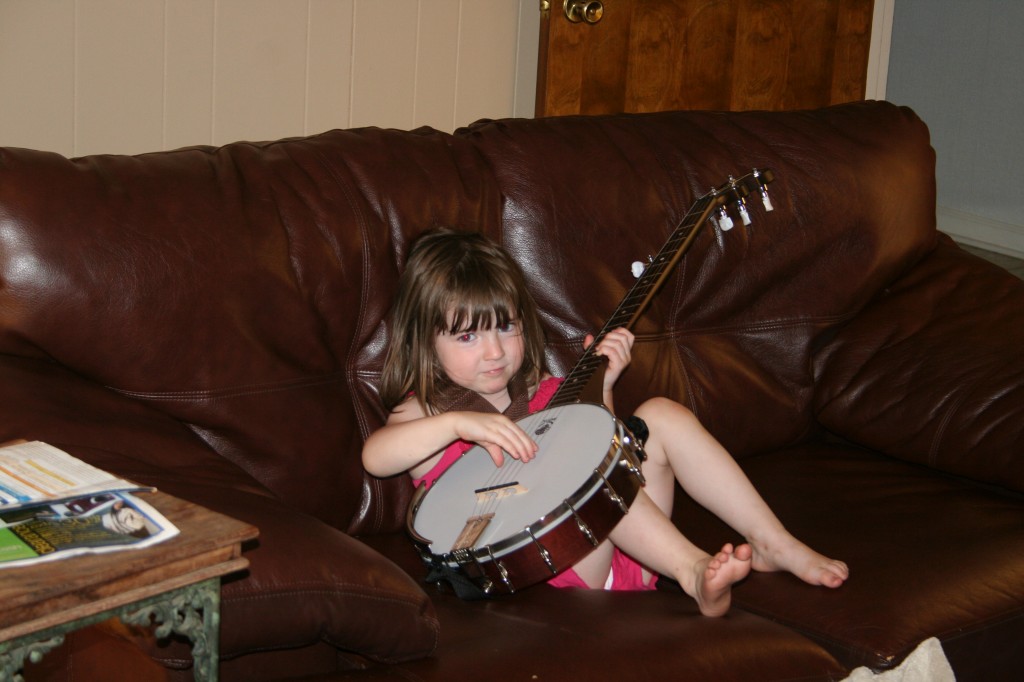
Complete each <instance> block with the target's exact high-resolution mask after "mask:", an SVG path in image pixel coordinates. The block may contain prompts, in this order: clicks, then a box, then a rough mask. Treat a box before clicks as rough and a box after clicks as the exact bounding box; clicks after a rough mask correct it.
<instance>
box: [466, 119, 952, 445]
mask: <svg viewBox="0 0 1024 682" xmlns="http://www.w3.org/2000/svg"><path fill="white" fill-rule="evenodd" d="M458 135H460V136H462V137H464V138H465V139H467V140H469V141H470V142H471V143H472V144H473V145H474V146H475V147H476V148H477V149H479V150H480V153H481V154H482V155H483V156H484V157H485V158H486V159H487V161H488V165H489V167H490V168H492V169H493V170H492V172H493V173H494V176H495V179H496V182H497V184H498V186H499V187H500V188H501V192H502V196H503V198H504V205H503V215H502V232H501V234H500V235H498V236H499V237H500V238H501V239H502V240H503V241H504V243H505V245H506V246H507V247H508V248H509V249H510V251H511V252H512V254H513V256H514V257H516V258H517V260H518V261H519V262H520V264H521V265H522V266H523V268H524V270H525V272H526V274H527V277H528V280H529V281H530V282H531V283H532V285H533V287H534V289H533V291H534V295H535V297H536V298H537V301H538V305H539V308H540V311H541V315H542V318H543V321H544V323H545V325H546V329H547V330H548V334H549V341H550V355H551V358H550V359H551V361H552V365H553V368H554V371H555V372H556V373H564V371H565V370H566V369H567V368H568V367H571V363H572V362H574V361H575V359H576V358H577V357H578V355H579V353H580V351H581V349H582V340H583V337H584V335H585V334H587V333H590V332H593V331H595V330H596V329H599V328H600V326H601V325H602V324H603V323H604V322H605V320H606V319H608V317H609V316H610V315H611V313H612V311H613V310H614V309H615V306H616V305H617V304H618V303H619V301H620V300H622V298H623V297H624V296H625V294H626V292H627V291H628V288H629V287H630V286H632V284H633V281H634V280H633V277H632V275H631V264H632V263H633V262H634V261H643V260H644V259H645V258H646V257H647V256H648V255H652V254H655V253H657V252H658V249H660V248H661V246H662V245H663V244H664V243H665V241H666V239H667V238H668V236H669V234H670V233H671V231H672V230H673V229H674V228H675V227H676V225H677V224H678V223H679V221H680V220H681V219H682V218H683V216H684V215H685V214H686V212H687V210H688V209H689V208H690V206H691V205H692V204H693V202H694V201H695V200H696V199H697V198H698V197H700V196H701V195H703V194H705V193H706V192H708V191H709V190H710V189H711V188H712V187H714V186H717V185H720V184H721V183H723V182H725V181H726V179H727V178H728V177H729V176H730V175H736V176H739V175H742V174H744V173H746V172H748V171H750V169H751V168H752V167H757V168H761V169H764V168H770V169H772V170H773V171H774V173H775V176H776V180H775V182H774V183H773V184H772V185H771V186H770V187H769V191H770V193H771V195H772V199H773V204H774V209H775V210H774V212H772V213H766V212H765V210H764V209H763V208H762V206H761V203H760V202H759V201H758V200H757V199H756V198H752V199H751V200H750V202H749V203H750V213H751V215H752V216H753V218H754V222H753V224H752V225H751V226H750V227H749V228H744V227H737V228H735V229H733V230H732V231H729V232H725V233H723V232H721V231H716V230H715V229H713V228H712V227H711V226H708V227H707V228H706V229H703V230H701V232H700V234H698V235H697V237H696V238H695V241H694V242H693V246H692V248H691V249H690V251H689V252H688V253H687V255H686V257H685V259H684V260H683V261H682V263H680V265H679V266H678V267H677V268H676V270H675V272H673V273H672V275H671V276H670V277H669V278H668V279H667V281H666V283H665V286H664V288H663V289H662V291H661V292H660V293H659V294H658V296H657V297H656V298H655V300H654V302H653V304H652V306H651V308H650V310H648V311H647V312H646V313H645V314H644V315H643V317H642V318H641V319H640V320H639V322H638V324H637V327H636V329H635V331H636V334H637V340H636V346H635V348H634V352H633V362H632V364H631V366H630V368H629V371H627V372H626V373H625V374H624V375H623V377H622V378H621V380H620V381H619V383H618V384H617V385H616V389H615V390H616V407H617V408H618V409H619V410H620V412H622V413H623V414H629V411H630V410H632V409H633V408H635V406H636V405H637V404H638V403H639V402H640V401H642V400H643V399H646V398H648V397H650V396H652V395H659V394H661V395H666V396H669V397H671V398H673V399H675V400H678V401H681V402H685V403H687V404H688V405H689V406H690V407H691V408H692V409H693V410H694V412H695V413H696V414H697V415H698V417H699V418H700V419H701V421H702V422H703V423H704V425H705V427H707V428H708V429H709V430H710V431H711V432H712V433H713V434H714V435H715V436H716V437H717V438H718V439H719V440H720V441H722V442H723V444H724V445H725V446H726V447H727V448H728V449H729V451H730V452H732V453H733V454H734V455H735V456H737V457H743V456H746V455H748V454H751V453H757V452H763V451H765V450H769V449H771V448H774V447H780V446H785V445H788V444H790V443H793V442H798V441H799V440H801V439H803V438H806V437H807V435H808V433H809V432H811V431H812V430H813V429H814V428H815V422H814V415H813V411H812V409H811V400H812V394H813V383H814V377H813V375H812V373H811V371H810V362H809V358H810V355H811V352H812V350H813V348H814V344H815V343H816V342H817V340H818V338H819V336H820V335H822V334H826V333H828V331H829V330H831V329H833V328H834V327H835V326H836V325H837V324H839V323H841V322H842V321H844V320H845V319H847V318H848V317H849V316H851V315H853V314H855V313H856V311H857V310H859V309H860V308H861V307H863V305H864V304H865V303H866V302H867V301H868V300H870V299H871V298H872V297H873V296H874V295H875V294H876V292H877V291H878V290H880V289H881V288H883V287H884V286H885V285H886V284H887V283H888V282H889V281H890V280H891V279H892V278H893V277H895V276H897V275H898V274H899V273H901V272H903V271H905V269H906V268H907V267H909V265H911V264H912V263H914V262H915V261H917V260H918V259H919V258H920V257H921V255H922V254H923V253H925V252H926V251H927V250H928V249H930V248H931V247H932V245H933V241H934V213H935V196H934V191H935V187H934V163H935V158H934V152H933V151H932V149H931V147H930V146H929V145H928V129H927V128H926V127H925V125H924V124H923V123H922V122H921V120H920V119H918V118H917V117H916V116H915V115H914V114H913V112H911V111H910V110H908V109H904V108H899V107H895V106H893V105H891V104H887V103H878V102H868V103H860V104H851V105H845V106H842V107H832V108H827V109H821V110H815V111H805V112H785V113H779V112H738V113H728V114H723V113H718V112H693V111H688V112H658V113H652V114H648V115H619V116H594V117H558V118H551V119H540V120H510V121H493V122H482V123H480V124H477V125H474V126H472V127H471V128H470V129H468V130H465V131H461V132H460V133H458ZM753 417H756V418H753Z"/></svg>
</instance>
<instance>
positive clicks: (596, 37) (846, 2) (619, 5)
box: [536, 0, 874, 116]
mask: <svg viewBox="0 0 1024 682" xmlns="http://www.w3.org/2000/svg"><path fill="white" fill-rule="evenodd" d="M603 4H604V14H603V16H602V18H601V20H600V21H599V22H598V23H596V24H587V23H585V22H579V23H572V22H570V21H569V20H568V19H567V18H566V17H565V15H564V13H563V3H562V2H559V0H552V1H551V2H550V3H548V5H549V9H547V10H545V11H544V12H543V14H542V17H541V36H540V54H539V55H538V57H539V59H538V63H539V69H538V78H537V81H538V82H537V112H536V113H537V115H538V116H557V115H566V114H579V113H582V114H597V113H615V112H622V111H631V112H642V111H659V110H667V109H717V110H741V109H773V110H780V109H801V108H812V107H820V106H825V105H828V104H838V103H840V102H848V101H853V100H859V99H863V97H864V89H865V83H866V77H867V66H868V52H869V49H870V44H871V20H872V12H873V4H874V3H873V0H604V2H603Z"/></svg>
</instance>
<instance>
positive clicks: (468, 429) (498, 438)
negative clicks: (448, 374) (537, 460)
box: [449, 412, 537, 467]
mask: <svg viewBox="0 0 1024 682" xmlns="http://www.w3.org/2000/svg"><path fill="white" fill-rule="evenodd" d="M449 414H450V415H452V416H453V418H454V420H455V433H456V435H458V437H459V438H461V439H462V440H464V441H469V442H471V443H476V444H477V445H479V446H480V447H482V448H483V449H484V450H486V451H487V454H488V455H490V456H491V459H492V460H494V465H495V466H499V467H500V466H501V465H502V464H504V463H505V453H506V452H507V453H508V454H509V455H510V456H511V457H512V458H514V459H518V460H520V461H521V462H529V461H530V460H531V459H533V458H534V456H535V455H536V454H537V444H536V443H534V442H533V440H531V439H530V437H529V436H528V435H526V432H525V431H523V430H522V429H521V428H519V426H518V425H517V424H516V423H515V422H514V421H512V420H511V419H509V418H508V417H506V416H505V415H502V414H489V413H486V412H449Z"/></svg>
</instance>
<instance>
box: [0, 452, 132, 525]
mask: <svg viewBox="0 0 1024 682" xmlns="http://www.w3.org/2000/svg"><path fill="white" fill-rule="evenodd" d="M136 490H152V488H148V487H146V486H140V485H138V484H136V483H132V482H131V481H126V480H124V479H122V478H117V477H116V476H112V475H110V474H108V473H107V472H106V471H103V470H102V469H97V468H96V467H94V466H92V465H91V464H86V463H85V462H83V461H82V460H80V459H78V458H77V457H73V456H71V455H69V454H68V453H66V452H64V451H63V450H61V449H59V448H55V447H53V446H52V445H49V444H47V443H42V442H40V441H16V442H14V443H11V444H9V445H4V446H0V512H4V511H7V510H8V509H17V508H19V507H27V506H30V505H36V504H47V503H50V502H58V501H60V500H67V499H73V498H76V497H84V496H86V495H89V494H92V493H110V492H118V491H136Z"/></svg>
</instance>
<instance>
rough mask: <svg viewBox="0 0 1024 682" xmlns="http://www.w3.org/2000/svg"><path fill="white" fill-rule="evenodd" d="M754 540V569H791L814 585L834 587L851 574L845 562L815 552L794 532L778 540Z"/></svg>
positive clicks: (794, 573)
mask: <svg viewBox="0 0 1024 682" xmlns="http://www.w3.org/2000/svg"><path fill="white" fill-rule="evenodd" d="M752 544H753V553H754V554H753V560H752V562H751V565H752V566H753V568H754V570H755V571H765V572H771V571H789V572H790V573H792V574H793V575H795V576H796V577H798V578H800V579H801V580H803V581H804V582H806V583H809V584H811V585H824V586H825V587H833V588H835V587H839V586H840V585H842V584H843V583H844V582H846V579H847V578H849V577H850V569H849V568H848V567H847V565H846V564H845V563H843V562H842V561H839V560H837V559H829V558H828V557H827V556H825V555H823V554H819V553H818V552H815V551H814V550H813V549H811V548H810V547H808V546H807V545H805V544H804V543H802V542H800V541H799V540H797V539H796V538H794V537H793V536H791V535H790V536H789V537H788V538H785V539H783V540H780V541H776V542H768V543H763V544H762V543H757V542H754V543H752Z"/></svg>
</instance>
